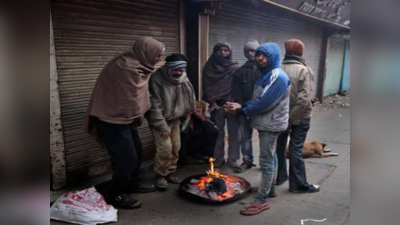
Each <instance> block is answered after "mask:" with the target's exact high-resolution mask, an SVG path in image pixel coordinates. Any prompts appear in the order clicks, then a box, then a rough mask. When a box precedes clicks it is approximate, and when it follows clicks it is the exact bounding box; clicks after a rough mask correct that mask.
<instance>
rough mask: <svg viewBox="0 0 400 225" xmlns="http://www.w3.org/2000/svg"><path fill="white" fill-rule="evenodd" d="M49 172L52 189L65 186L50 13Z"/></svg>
mask: <svg viewBox="0 0 400 225" xmlns="http://www.w3.org/2000/svg"><path fill="white" fill-rule="evenodd" d="M50 160H51V161H50V168H51V170H50V173H51V181H52V189H53V190H58V189H61V188H63V187H65V186H66V180H67V179H66V163H65V148H64V137H63V130H62V123H61V108H60V97H59V89H58V74H57V63H56V52H55V48H54V37H53V25H52V20H51V14H50Z"/></svg>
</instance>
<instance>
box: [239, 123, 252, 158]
mask: <svg viewBox="0 0 400 225" xmlns="http://www.w3.org/2000/svg"><path fill="white" fill-rule="evenodd" d="M239 125H240V148H241V149H242V155H243V162H244V163H246V164H247V165H253V161H254V156H253V128H252V127H251V126H250V119H248V118H247V116H244V115H240V116H239Z"/></svg>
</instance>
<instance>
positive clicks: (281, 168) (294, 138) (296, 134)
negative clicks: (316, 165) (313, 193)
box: [277, 118, 311, 190]
mask: <svg viewBox="0 0 400 225" xmlns="http://www.w3.org/2000/svg"><path fill="white" fill-rule="evenodd" d="M310 124H311V119H310V118H307V119H302V120H301V121H300V124H299V125H297V126H295V125H293V126H292V128H291V130H290V131H289V132H285V133H282V134H281V135H280V136H279V138H278V148H277V155H278V164H279V165H278V176H277V183H279V182H282V181H285V180H286V179H287V177H288V175H287V169H286V156H285V150H286V144H287V140H288V137H289V135H290V142H289V163H290V165H289V166H290V168H289V186H290V190H304V189H308V188H309V186H310V185H309V184H308V182H307V175H306V166H305V163H304V160H303V157H302V156H301V152H302V151H303V146H304V142H305V141H306V139H307V133H308V131H309V130H310Z"/></svg>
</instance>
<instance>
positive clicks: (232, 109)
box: [224, 102, 242, 115]
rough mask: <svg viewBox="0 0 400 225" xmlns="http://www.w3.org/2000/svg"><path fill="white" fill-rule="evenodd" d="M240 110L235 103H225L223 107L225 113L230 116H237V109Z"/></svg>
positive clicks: (239, 106)
mask: <svg viewBox="0 0 400 225" xmlns="http://www.w3.org/2000/svg"><path fill="white" fill-rule="evenodd" d="M240 108H242V106H241V105H240V104H239V103H236V102H226V103H225V105H224V109H225V111H226V112H227V113H230V114H232V115H236V114H237V109H240Z"/></svg>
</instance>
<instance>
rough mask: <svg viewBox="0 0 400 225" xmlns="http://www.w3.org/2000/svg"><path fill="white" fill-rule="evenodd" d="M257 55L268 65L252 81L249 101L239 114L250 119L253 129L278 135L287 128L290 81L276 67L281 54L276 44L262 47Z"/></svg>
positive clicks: (279, 63) (266, 44)
mask: <svg viewBox="0 0 400 225" xmlns="http://www.w3.org/2000/svg"><path fill="white" fill-rule="evenodd" d="M258 52H262V53H264V54H265V55H266V56H267V59H268V66H267V68H264V69H262V75H261V77H260V78H258V80H257V82H256V85H255V88H254V95H253V99H252V100H251V101H249V102H247V103H246V106H245V107H244V108H243V109H242V110H240V111H241V112H243V113H244V114H245V115H247V116H249V117H250V118H251V120H252V126H253V127H254V128H256V129H257V130H261V131H270V132H281V131H284V130H285V129H286V128H287V126H288V120H289V97H290V79H289V77H288V75H287V74H286V73H285V72H284V71H283V70H282V69H281V68H280V65H281V52H280V48H279V46H278V45H277V44H276V43H265V44H262V45H260V46H259V47H258V48H257V50H256V53H258ZM239 113H240V112H239Z"/></svg>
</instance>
